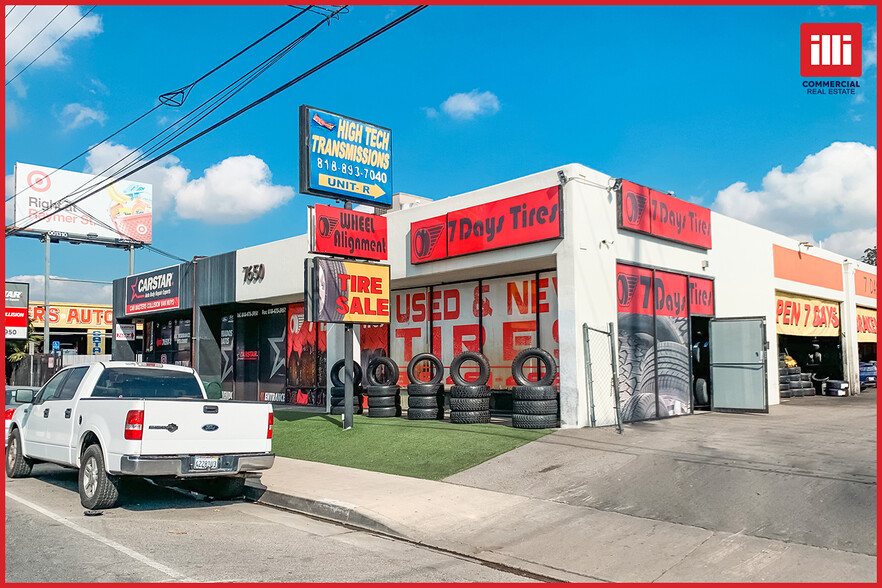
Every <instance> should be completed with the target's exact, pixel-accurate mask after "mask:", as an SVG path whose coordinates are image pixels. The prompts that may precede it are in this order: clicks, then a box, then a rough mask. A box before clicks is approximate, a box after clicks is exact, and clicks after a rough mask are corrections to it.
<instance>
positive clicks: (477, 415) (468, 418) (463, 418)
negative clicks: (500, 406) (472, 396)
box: [450, 410, 490, 425]
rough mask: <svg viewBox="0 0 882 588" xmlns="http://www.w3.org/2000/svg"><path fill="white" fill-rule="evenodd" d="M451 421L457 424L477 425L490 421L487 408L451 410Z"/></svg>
mask: <svg viewBox="0 0 882 588" xmlns="http://www.w3.org/2000/svg"><path fill="white" fill-rule="evenodd" d="M450 422H451V423H453V424H456V425H476V424H480V423H489V422H490V411H487V410H451V411H450Z"/></svg>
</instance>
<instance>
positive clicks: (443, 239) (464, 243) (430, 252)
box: [410, 186, 563, 264]
mask: <svg viewBox="0 0 882 588" xmlns="http://www.w3.org/2000/svg"><path fill="white" fill-rule="evenodd" d="M562 236H563V223H562V222H561V202H560V186H552V187H551V188H545V189H542V190H536V191H535V192H529V193H527V194H520V195H518V196H512V197H511V198H504V199H502V200H495V201H493V202H487V203H486V204H479V205H477V206H471V207H469V208H463V209H460V210H454V211H453V212H448V213H447V214H445V215H441V216H436V217H433V218H430V219H425V220H422V221H417V222H413V223H411V225H410V259H411V262H412V263H415V264H417V263H425V262H427V261H435V260H437V259H444V258H446V257H456V256H459V255H467V254H469V253H479V252H481V251H491V250H493V249H502V248H504V247H514V246H515V245H524V244H527V243H535V242H538V241H546V240H548V239H559V238H561V237H562Z"/></svg>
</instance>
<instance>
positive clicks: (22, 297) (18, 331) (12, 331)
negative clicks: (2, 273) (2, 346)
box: [4, 282, 29, 340]
mask: <svg viewBox="0 0 882 588" xmlns="http://www.w3.org/2000/svg"><path fill="white" fill-rule="evenodd" d="M28 288H29V286H28V284H25V283H20V282H6V306H5V307H4V308H5V316H6V338H7V339H15V340H21V339H27V338H28Z"/></svg>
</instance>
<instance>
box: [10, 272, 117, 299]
mask: <svg viewBox="0 0 882 588" xmlns="http://www.w3.org/2000/svg"><path fill="white" fill-rule="evenodd" d="M57 277H60V276H54V275H52V274H49V302H50V303H51V302H79V303H81V304H112V303H113V286H112V285H111V284H90V283H88V282H65V281H58V280H53V279H52V278H57ZM7 281H9V282H26V283H28V284H30V299H31V300H39V301H41V302H42V301H43V298H45V296H44V290H43V284H45V282H46V280H45V277H44V276H42V275H40V276H12V277H11V278H7Z"/></svg>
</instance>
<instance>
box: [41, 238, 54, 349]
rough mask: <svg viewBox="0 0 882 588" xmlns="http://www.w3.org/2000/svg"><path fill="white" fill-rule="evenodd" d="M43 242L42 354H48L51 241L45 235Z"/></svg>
mask: <svg viewBox="0 0 882 588" xmlns="http://www.w3.org/2000/svg"><path fill="white" fill-rule="evenodd" d="M43 242H44V243H46V254H45V266H46V267H45V271H44V272H43V353H46V354H48V353H49V351H50V350H51V347H50V344H49V245H50V244H51V243H52V239H50V238H49V235H45V236H44V237H43Z"/></svg>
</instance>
